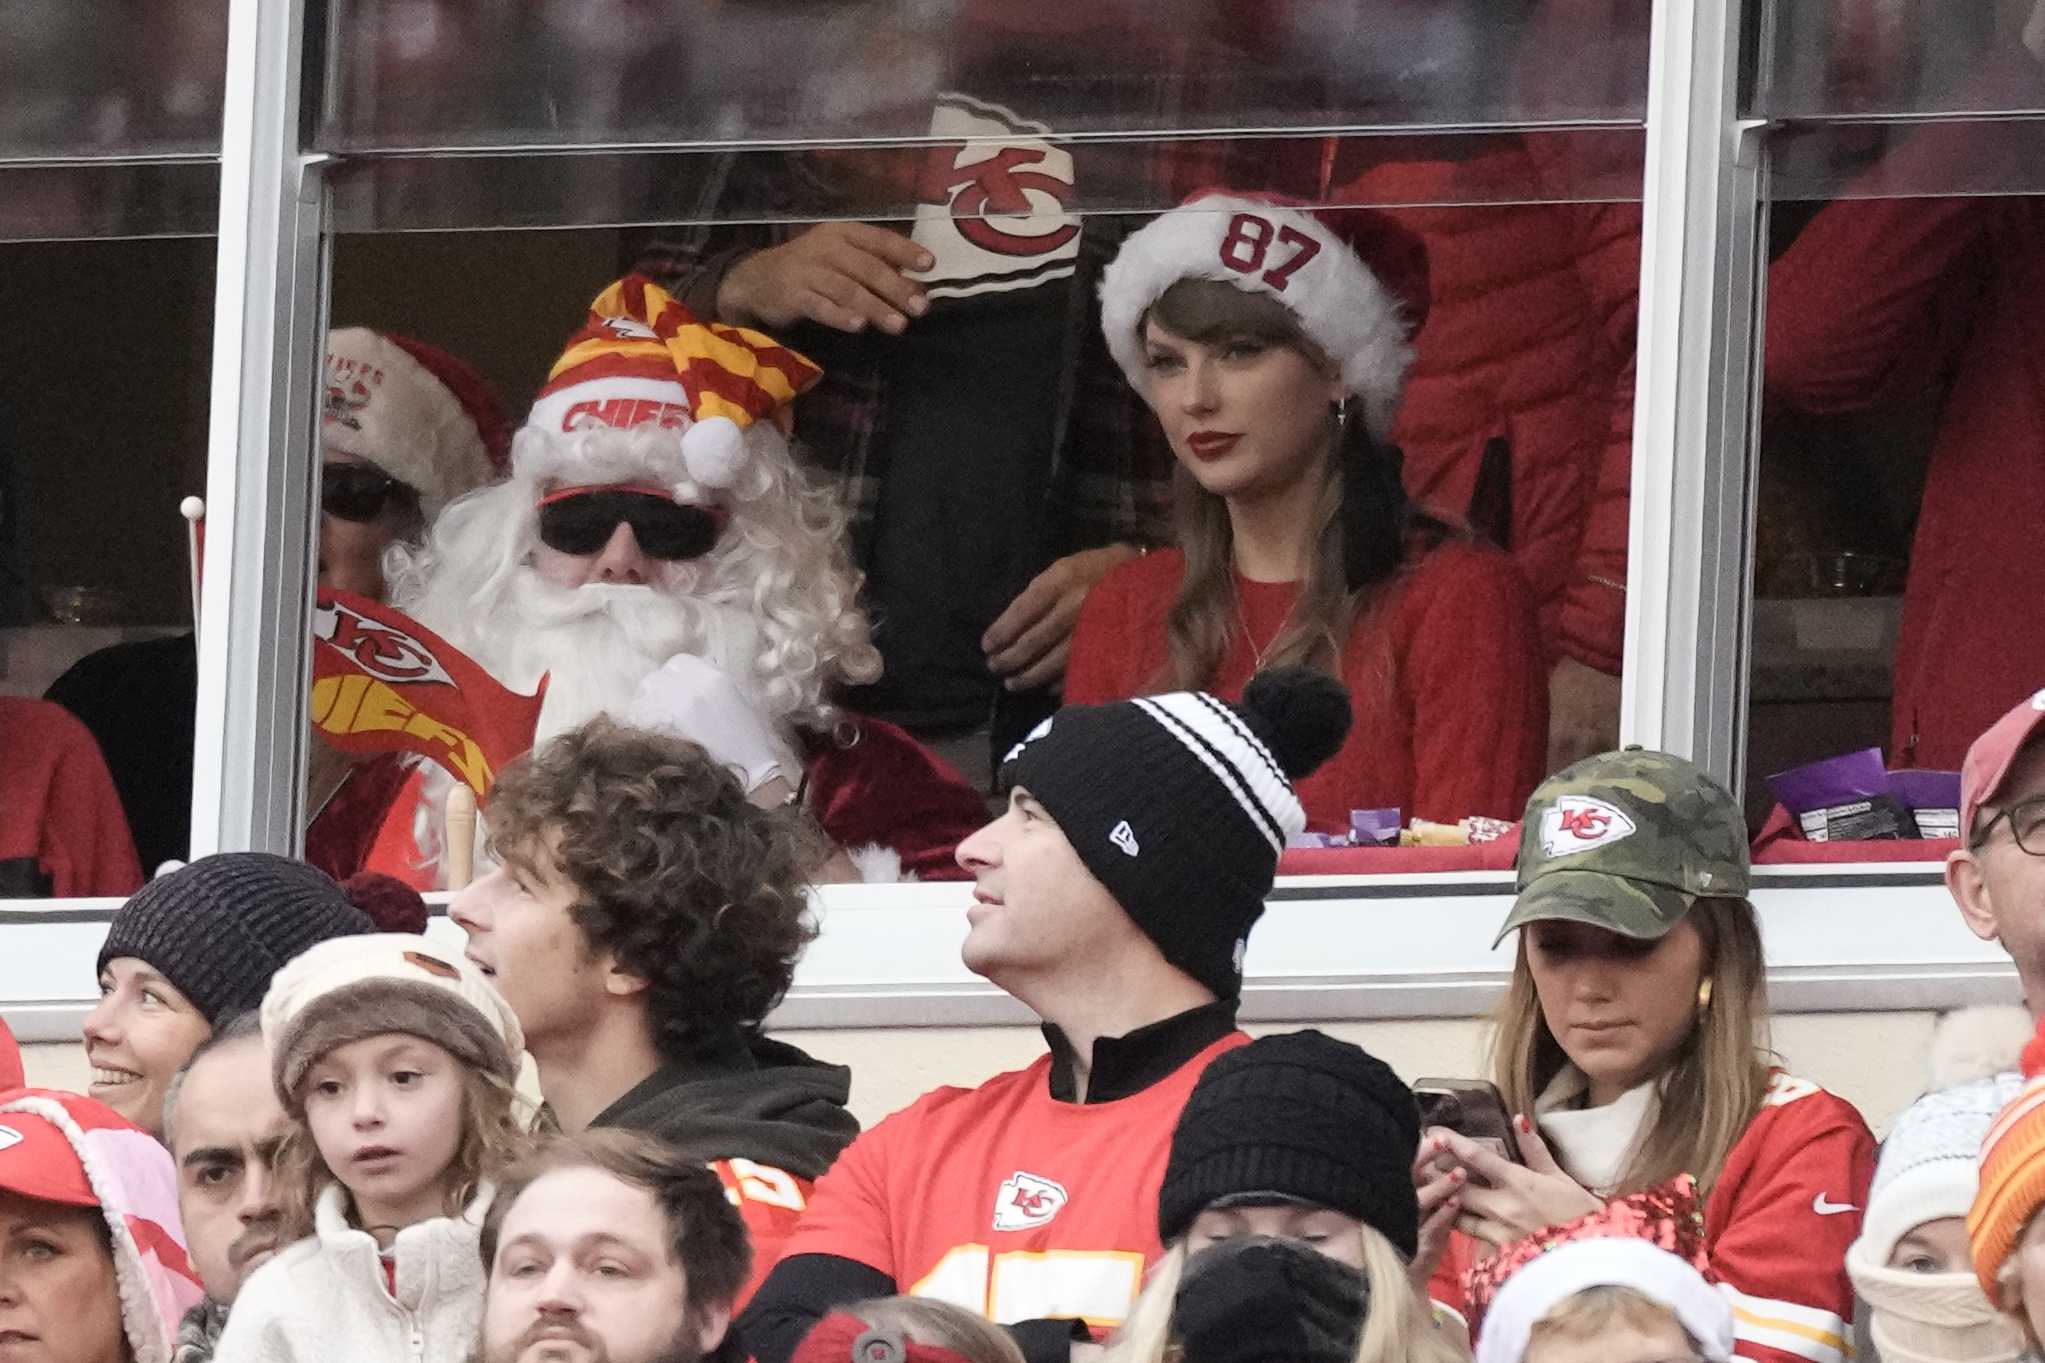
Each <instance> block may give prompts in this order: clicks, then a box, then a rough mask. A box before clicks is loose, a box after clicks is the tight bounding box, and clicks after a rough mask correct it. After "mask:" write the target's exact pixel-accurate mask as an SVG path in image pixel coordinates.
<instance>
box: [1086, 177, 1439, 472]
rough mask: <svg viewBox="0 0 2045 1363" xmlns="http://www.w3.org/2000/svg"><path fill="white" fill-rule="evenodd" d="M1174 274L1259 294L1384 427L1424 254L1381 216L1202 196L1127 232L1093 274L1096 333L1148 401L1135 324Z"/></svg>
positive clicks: (1422, 304) (1424, 286)
mask: <svg viewBox="0 0 2045 1363" xmlns="http://www.w3.org/2000/svg"><path fill="white" fill-rule="evenodd" d="M1182 279H1213V280H1219V281H1221V282H1223V283H1228V284H1233V285H1235V286H1236V287H1237V288H1239V289H1243V290H1246V291H1248V292H1252V293H1264V294H1269V295H1270V296H1271V297H1273V298H1276V299H1277V300H1278V301H1279V302H1281V303H1283V304H1285V305H1286V307H1288V308H1289V309H1291V311H1292V313H1293V315H1294V316H1296V317H1298V318H1299V322H1300V326H1301V327H1302V329H1304V330H1305V332H1306V334H1307V337H1308V338H1309V339H1310V340H1312V341H1313V343H1314V344H1315V345H1317V346H1319V347H1320V348H1321V350H1322V351H1323V352H1324V353H1326V355H1327V356H1328V358H1329V359H1330V360H1332V361H1334V363H1335V365H1336V366H1337V367H1338V368H1339V369H1340V370H1341V371H1342V380H1343V382H1344V383H1345V384H1346V385H1348V388H1349V390H1350V392H1352V393H1354V394H1355V395H1356V397H1357V398H1358V399H1359V400H1360V401H1361V402H1362V403H1363V410H1364V413H1365V416H1366V417H1367V419H1368V420H1369V422H1370V428H1371V430H1372V432H1374V433H1375V434H1377V435H1378V436H1380V437H1382V436H1383V435H1384V434H1385V433H1386V432H1387V431H1389V430H1390V429H1391V424H1392V412H1393V410H1394V409H1395V408H1397V407H1398V405H1399V394H1400V392H1401V390H1402V389H1403V387H1404V385H1405V380H1406V366H1407V365H1409V364H1410V363H1412V360H1413V348H1412V346H1410V345H1409V344H1407V338H1408V337H1409V336H1411V335H1412V334H1413V333H1414V332H1416V331H1418V330H1419V329H1420V324H1421V323H1422V322H1423V321H1424V320H1425V319H1426V317H1427V306H1428V270H1427V248H1426V246H1425V245H1424V244H1423V243H1422V242H1421V241H1420V239H1419V238H1418V237H1416V236H1414V235H1413V234H1412V233H1410V232H1408V231H1407V230H1406V229H1405V228H1403V227H1401V226H1399V225H1398V224H1397V223H1396V222H1394V221H1392V219H1390V218H1388V217H1386V216H1385V215H1384V214H1382V213H1378V212H1375V211H1373V210H1371V209H1367V208H1333V207H1326V206H1314V205H1309V204H1306V203H1302V202H1300V201H1299V200H1296V199H1286V198H1280V197H1277V196H1274V195H1263V194H1235V193H1230V192H1228V191H1225V190H1218V189H1205V190H1201V191H1200V192H1198V193H1196V194H1194V195H1193V196H1192V197H1191V198H1189V199H1187V200H1186V201H1185V202H1184V203H1182V204H1180V205H1179V206H1178V207H1177V208H1175V209H1173V210H1172V211H1171V212H1169V213H1166V214H1164V215H1163V216H1161V217H1159V218H1158V219H1157V220H1156V221H1155V222H1152V223H1150V224H1149V225H1148V226H1146V227H1143V228H1141V229H1139V230H1137V231H1135V232H1132V233H1130V235H1129V239H1128V240H1127V241H1125V242H1123V243H1122V249H1121V251H1120V252H1118V253H1117V254H1116V256H1115V259H1114V260H1113V261H1112V262H1110V263H1109V265H1108V268H1107V269H1106V271H1104V272H1103V273H1102V275H1101V329H1102V331H1103V332H1105V333H1106V335H1107V341H1108V353H1109V354H1111V355H1113V356H1114V357H1115V362H1116V363H1117V364H1119V365H1121V366H1122V372H1123V374H1125V375H1127V376H1128V379H1129V385H1130V387H1132V388H1134V389H1135V390H1136V391H1137V392H1138V393H1139V394H1141V395H1142V396H1143V399H1144V401H1146V402H1148V401H1149V400H1150V366H1149V364H1148V363H1147V362H1146V357H1145V353H1144V344H1143V334H1142V327H1143V318H1144V314H1145V313H1147V312H1149V311H1150V307H1151V305H1152V304H1153V303H1155V302H1157V300H1158V299H1159V298H1160V297H1162V296H1163V295H1164V292H1165V290H1167V289H1169V288H1170V287H1171V286H1172V285H1174V284H1176V283H1178V282H1179V281H1180V280H1182Z"/></svg>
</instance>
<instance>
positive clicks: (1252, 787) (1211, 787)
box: [1001, 667, 1350, 998]
mask: <svg viewBox="0 0 2045 1363" xmlns="http://www.w3.org/2000/svg"><path fill="white" fill-rule="evenodd" d="M1349 724H1350V710H1349V692H1348V691H1347V689H1345V688H1344V687H1343V685H1342V683H1341V682H1339V681H1336V680H1335V679H1334V678H1333V677H1330V676H1328V675H1327V674H1326V673H1323V672H1316V671H1314V670H1313V669H1311V668H1305V667H1280V668H1273V669H1271V670H1270V671H1268V672H1263V673H1260V674H1258V675H1257V676H1255V677H1253V678H1251V679H1250V684H1249V686H1247V687H1246V688H1244V691H1243V699H1242V702H1241V704H1239V705H1230V704H1228V703H1227V702H1225V701H1222V700H1218V699H1216V698H1215V697H1213V696H1210V695H1208V694H1207V693H1205V692H1204V691H1174V692H1171V693H1170V694H1167V695H1162V696H1144V697H1140V698H1138V699H1136V700H1128V701H1116V702H1114V703H1113V704H1110V705H1072V706H1067V707H1066V708H1065V709H1063V710H1060V711H1059V712H1058V713H1057V714H1055V715H1053V716H1052V717H1051V718H1050V719H1048V720H1045V721H1044V723H1042V724H1040V725H1039V726H1037V729H1036V730H1035V732H1033V733H1032V734H1031V735H1030V736H1029V737H1028V738H1026V739H1024V740H1023V741H1022V742H1021V743H1018V744H1017V745H1016V746H1015V748H1014V750H1013V751H1011V752H1010V753H1009V754H1008V757H1007V760H1006V761H1005V762H1004V763H1003V764H1002V769H1001V778H1002V783H1003V786H1004V788H1005V787H1009V786H1021V787H1023V788H1024V789H1025V790H1027V791H1028V792H1029V793H1030V794H1031V796H1032V797H1034V798H1035V799H1036V801H1037V803H1039V804H1041V805H1042V806H1043V807H1044V809H1045V811H1046V812H1048V813H1049V814H1050V816H1051V817H1052V818H1053V819H1055V820H1056V821H1057V823H1058V827H1059V829H1060V831H1062V832H1063V833H1064V834H1065V837H1066V839H1067V840H1068V841H1069V842H1071V844H1072V846H1073V850H1075V851H1077V852H1078V853H1079V857H1080V860H1081V861H1083V862H1085V863H1086V866H1087V869H1088V870H1090V871H1092V872H1093V873H1094V875H1095V877H1096V878H1098V879H1099V880H1100V882H1101V883H1102V884H1103V885H1105V886H1107V888H1108V892H1109V893H1110V894H1112V895H1114V896H1115V899H1116V901H1117V902H1118V903H1119V904H1121V906H1122V909H1123V911H1124V912H1125V913H1127V914H1128V915H1129V917H1130V918H1131V919H1132V920H1133V921H1134V922H1135V924H1136V926H1137V927H1139V928H1141V929H1142V930H1143V933H1144V935H1145V936H1147V937H1149V938H1150V940H1151V941H1153V942H1155V943H1156V944H1157V948H1158V950H1159V951H1160V952H1162V953H1163V954H1164V958H1165V959H1166V960H1167V961H1169V962H1171V963H1172V964H1173V965H1175V966H1177V967H1178V968H1179V969H1180V970H1183V971H1185V972H1186V973H1187V974H1188V975H1191V976H1192V977H1193V978H1194V979H1196V980H1198V981H1200V983H1202V984H1204V985H1206V986H1207V987H1208V988H1210V989H1212V990H1213V991H1214V992H1215V993H1216V994H1218V995H1220V996H1221V997H1223V998H1232V997H1234V996H1235V995H1236V994H1238V993H1240V992H1241V990H1242V984H1243V951H1244V948H1245V946H1246V945H1247V943H1248V941H1249V934H1250V926H1251V924H1253V923H1255V922H1256V921H1257V918H1258V916H1259V915H1261V914H1262V913H1263V912H1264V897H1265V896H1266V895H1267V894H1269V893H1270V892H1271V881H1272V878H1273V877H1274V876H1275V875H1276V874H1277V871H1278V854H1279V853H1280V852H1281V851H1282V850H1284V847H1285V844H1286V841H1287V840H1288V839H1290V838H1292V837H1295V836H1297V835H1298V834H1299V833H1301V832H1303V831H1304V830H1305V828H1306V811H1305V810H1303V809H1302V808H1301V807H1300V803H1299V796H1298V795H1296V794H1295V793H1294V792H1293V788H1292V782H1293V781H1296V780H1298V779H1299V778H1300V777H1303V776H1305V775H1307V774H1308V773H1310V772H1312V771H1313V770H1314V769H1315V768H1316V767H1318V766H1320V765H1321V763H1323V762H1325V761H1327V760H1328V758H1330V757H1332V756H1333V755H1334V753H1335V750H1336V749H1338V748H1340V747H1341V746H1342V740H1343V739H1344V738H1346V737H1347V736H1348V734H1349Z"/></svg>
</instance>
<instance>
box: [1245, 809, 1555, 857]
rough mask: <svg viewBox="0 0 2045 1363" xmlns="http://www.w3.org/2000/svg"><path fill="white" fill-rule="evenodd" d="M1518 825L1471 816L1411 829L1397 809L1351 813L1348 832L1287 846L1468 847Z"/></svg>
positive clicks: (1305, 837)
mask: <svg viewBox="0 0 2045 1363" xmlns="http://www.w3.org/2000/svg"><path fill="white" fill-rule="evenodd" d="M1515 827H1517V825H1515V824H1511V823H1508V822H1506V821H1505V820H1504V819H1486V818H1482V817H1480V816H1472V817H1470V818H1467V819H1463V820H1460V821H1458V822H1456V823H1430V822H1429V821H1428V820H1426V819H1415V820H1413V823H1412V825H1411V826H1410V827H1407V828H1401V827H1400V826H1399V811H1398V810H1396V809H1352V810H1350V811H1349V832H1348V833H1347V834H1346V835H1345V834H1342V833H1302V834H1300V835H1299V836H1298V837H1296V838H1293V839H1292V840H1291V841H1290V842H1288V843H1286V844H1285V845H1286V846H1287V847H1291V848H1315V849H1318V848H1328V847H1469V846H1473V845H1475V844H1477V843H1484V842H1495V841H1497V840H1498V839H1499V838H1501V837H1504V836H1505V835H1506V834H1507V833H1509V832H1511V831H1512V830H1513V829H1514V828H1515Z"/></svg>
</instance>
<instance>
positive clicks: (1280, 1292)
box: [1108, 1031, 1465, 1363]
mask: <svg viewBox="0 0 2045 1363" xmlns="http://www.w3.org/2000/svg"><path fill="white" fill-rule="evenodd" d="M1419 1136H1420V1116H1419V1112H1418V1110H1417V1109H1416V1107H1415V1106H1414V1102H1413V1095H1412V1093H1411V1092H1410V1091H1409V1090H1408V1089H1407V1087H1406V1086H1405V1084H1403V1083H1401V1082H1400V1080H1399V1077H1398V1076H1397V1075H1395V1074H1393V1073H1392V1071H1391V1069H1390V1068H1389V1067H1388V1066H1387V1065H1385V1063H1384V1062H1383V1061H1381V1060H1378V1059H1375V1058H1374V1057H1372V1056H1370V1055H1367V1054H1365V1053H1364V1052H1363V1051H1362V1050H1359V1049H1358V1048H1357V1047H1355V1046H1352V1045H1349V1044H1348V1043H1347V1042H1342V1041H1336V1040H1334V1039H1333V1038H1331V1037H1327V1036H1323V1035H1322V1034H1321V1033H1319V1032H1312V1031H1307V1032H1294V1033H1291V1034H1288V1035H1283V1036H1270V1037H1265V1038H1263V1039H1262V1040H1259V1041H1254V1042H1251V1043H1250V1044H1249V1045H1247V1046H1241V1047H1238V1048H1237V1049H1235V1050H1233V1051H1229V1052H1226V1053H1224V1054H1223V1055H1221V1056H1220V1057H1218V1058H1217V1059H1216V1060H1215V1061H1214V1062H1213V1063H1212V1064H1211V1065H1209V1066H1208V1067H1207V1070H1206V1072H1205V1073H1204V1074H1202V1075H1201V1077H1200V1082H1199V1083H1198V1084H1197V1085H1196V1086H1195V1087H1194V1089H1193V1093H1192V1096H1191V1097H1190V1098H1189V1099H1188V1100H1187V1102H1186V1106H1185V1108H1184V1110H1183V1111H1182V1112H1181V1114H1180V1117H1179V1123H1178V1126H1177V1128H1176V1129H1175V1130H1174V1132H1173V1134H1172V1150H1171V1158H1170V1160H1169V1162H1168V1163H1167V1165H1166V1167H1165V1176H1164V1182H1163V1184H1162V1186H1161V1187H1160V1188H1159V1191H1158V1233H1159V1236H1160V1237H1161V1238H1162V1239H1163V1241H1164V1242H1165V1245H1166V1246H1167V1249H1166V1253H1165V1257H1164V1258H1163V1259H1162V1260H1160V1261H1159V1263H1158V1266H1157V1268H1156V1270H1155V1271H1154V1272H1153V1273H1152V1274H1151V1277H1150V1281H1149V1282H1148V1283H1147V1284H1146V1285H1145V1287H1144V1289H1143V1295H1142V1296H1141V1297H1139V1298H1138V1299H1137V1302H1136V1306H1135V1309H1134V1310H1133V1311H1131V1312H1130V1315H1129V1318H1128V1321H1127V1323H1126V1324H1125V1325H1124V1326H1123V1328H1122V1330H1121V1332H1120V1333H1119V1334H1118V1335H1117V1336H1116V1337H1115V1339H1114V1340H1113V1341H1112V1342H1111V1343H1110V1345H1109V1348H1108V1360H1109V1363H1164V1361H1165V1360H1167V1359H1170V1360H1173V1363H1237V1361H1238V1360H1249V1359H1253V1358H1255V1359H1265V1358H1277V1357H1283V1358H1285V1359H1288V1360H1290V1361H1291V1363H1450V1361H1451V1360H1454V1359H1458V1358H1462V1357H1464V1356H1465V1355H1464V1353H1463V1351H1462V1350H1461V1348H1460V1342H1461V1341H1460V1335H1459V1332H1455V1331H1454V1327H1453V1325H1452V1324H1451V1325H1447V1326H1443V1325H1438V1324H1437V1323H1436V1321H1435V1319H1434V1317H1433V1315H1432V1313H1430V1312H1429V1311H1428V1310H1427V1308H1426V1305H1425V1302H1424V1301H1423V1299H1422V1298H1421V1297H1419V1296H1418V1295H1417V1294H1416V1293H1415V1292H1414V1291H1413V1289H1412V1287H1411V1286H1410V1284H1409V1279H1408V1260H1409V1258H1410V1257H1411V1255H1412V1253H1413V1250H1414V1246H1415V1243H1416V1237H1417V1235H1418V1232H1419V1210H1418V1205H1417V1203H1416V1201H1415V1199H1414V1196H1413V1188H1412V1185H1411V1183H1410V1182H1409V1181H1408V1178H1407V1169H1408V1167H1409V1166H1410V1164H1411V1160H1412V1156H1411V1152H1412V1151H1413V1149H1414V1148H1415V1146H1416V1144H1417V1143H1418V1141H1419Z"/></svg>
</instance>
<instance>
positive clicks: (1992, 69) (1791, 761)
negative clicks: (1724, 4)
mask: <svg viewBox="0 0 2045 1363" xmlns="http://www.w3.org/2000/svg"><path fill="white" fill-rule="evenodd" d="M2025 9H2026V11H2027V12H2028V10H2029V6H2028V5H2026V6H2025ZM1997 41H1998V42H2001V43H2002V44H2003V46H2002V47H2000V48H1999V49H1996V48H1991V49H1989V50H1983V51H1980V52H1977V53H1976V54H1975V61H1976V68H1975V73H1974V75H1995V73H1997V72H1998V71H1999V72H2001V73H2002V75H2003V76H2007V75H2008V74H2009V73H2010V72H2012V71H2016V72H2021V73H2022V74H2023V75H2024V76H2025V78H2026V79H2028V80H2031V81H2033V82H2038V83H2041V84H2045V67H2041V66H2040V65H2039V63H2038V62H2037V60H2036V59H2035V58H2033V57H2032V56H2031V54H2030V52H2029V51H2028V50H2026V49H2025V48H2024V46H2023V45H2022V43H2021V42H2020V41H2018V39H2017V37H2016V35H2015V34H2014V33H2008V34H2004V35H2001V36H1999V37H1998V39H1997ZM1974 75H1969V76H1965V77H1962V78H1960V79H1958V80H1957V81H1956V82H1953V83H1950V84H1949V86H1948V90H1947V93H1946V94H1945V95H1943V96H1940V97H1938V98H1937V99H1934V98H1930V97H1927V100H1926V104H1927V107H1925V108H1924V109H1923V110H1922V111H1921V115H1922V116H1920V117H1913V118H1912V119H1911V120H1909V121H1907V122H1898V123H1892V124H1884V125H1880V126H1874V125H1868V124H1865V123H1855V122H1851V121H1830V122H1820V123H1813V124H1806V125H1798V126H1796V127H1793V128H1791V129H1788V130H1785V131H1784V132H1782V133H1780V134H1778V135H1777V139H1776V151H1777V156H1776V157H1775V159H1774V163H1773V165H1774V174H1773V179H1772V181H1771V183H1770V185H1769V191H1770V194H1771V197H1772V198H1773V200H1774V202H1773V205H1772V210H1771V212H1772V226H1773V235H1774V240H1773V243H1772V246H1773V250H1774V253H1775V258H1774V261H1773V264H1772V265H1771V267H1770V271H1769V276H1768V300H1767V324H1766V340H1765V348H1764V352H1763V368H1764V373H1765V402H1764V409H1763V426H1762V441H1761V450H1760V465H1759V478H1760V496H1759V508H1760V511H1759V523H1758V532H1757V533H1758V539H1757V544H1756V564H1755V592H1756V596H1757V598H1758V600H1757V602H1756V609H1755V619H1754V672H1753V689H1752V697H1751V700H1752V708H1751V726H1752V727H1751V732H1750V737H1749V753H1748V770H1749V773H1750V780H1749V791H1748V796H1749V802H1750V803H1749V808H1750V812H1751V813H1754V814H1756V815H1757V816H1759V815H1762V814H1765V813H1766V812H1767V810H1768V809H1769V808H1770V807H1771V806H1772V804H1773V797H1772V796H1771V795H1770V794H1769V793H1768V791H1767V790H1766V788H1765V786H1764V785H1763V784H1762V779H1763V778H1764V777H1766V776H1767V775H1769V774H1771V773H1774V772H1779V771H1782V770H1783V769H1785V768H1789V767H1793V766H1797V765H1801V764H1804V763H1807V762H1811V761H1814V760H1817V759H1821V758H1828V757H1832V756H1835V755H1838V754H1841V753H1845V752H1849V751H1855V750H1860V749H1865V748H1879V749H1880V750H1881V753H1882V758H1883V762H1884V763H1885V764H1886V765H1887V766H1888V767H1889V768H1891V769H1910V768H1915V769H1920V770H1930V771H1956V770H1957V769H1958V768H1959V766H1960V764H1961V760H1962V758H1963V757H1964V755H1965V753H1966V750H1967V747H1968V745H1969V744H1970V743H1971V742H1972V741H1973V739H1974V738H1975V737H1976V736H1978V735H1979V734H1980V733H1981V732H1982V731H1983V730H1984V729H1986V728H1987V727H1988V726H1989V725H1990V724H1991V723H1992V722H1993V721H1994V720H1995V719H1996V718H1997V717H1999V716H2000V715H2001V714H2002V713H2003V712H2004V711H2005V710H2007V709H2008V708H2009V707H2010V706H2011V705H2013V704H2015V703H2016V702H2018V701H2019V700H2021V699H2022V698H2023V697H2025V696H2027V695H2029V694H2031V693H2032V692H2034V691H2036V690H2037V689H2038V688H2039V686H2040V685H2041V684H2045V616H2041V614H2040V612H2039V610H2038V609H2037V607H2036V602H2037V601H2038V600H2039V596H2038V591H2039V588H2040V587H2041V586H2045V581H2041V580H2039V579H2038V575H2037V573H2036V571H2035V570H2034V568H2033V565H2034V564H2035V563H2036V562H2037V561H2038V556H2037V553H2036V546H2037V543H2038V527H2039V526H2040V525H2041V524H2045V485H2041V484H2040V482H2039V479H2038V478H2037V477H2036V474H2035V469H2036V467H2037V465H2038V464H2039V457H2040V454H2041V452H2045V421H2041V417H2040V410H2041V408H2040V403H2039V393H2038V388H2037V375H2038V374H2039V373H2041V372H2045V349H2041V338H2040V336H2039V334H2038V333H2037V331H2036V328H2035V323H2034V318H2035V316H2036V314H2037V311H2038V309H2039V308H2040V307H2041V306H2045V278H2041V276H2040V275H2039V273H2038V268H2037V267H2038V262H2039V261H2040V260H2041V259H2045V198H2041V197H2038V195H2039V193H2040V192H2041V191H2045V121H2039V120H2032V119H2027V118H2009V119H1984V118H1978V117H1972V116H1964V117H1957V118H1940V117H1938V115H1941V114H1943V113H1945V112H1947V109H1946V108H1944V107H1940V104H1939V100H1940V99H1943V100H1944V101H1946V102H1947V104H1948V105H1954V104H1958V105H1964V103H1965V101H1964V100H1962V99H1961V97H1960V96H1959V95H1958V94H1957V93H1955V92H1956V91H1958V90H1960V89H1962V88H1964V87H1965V86H1966V85H1967V83H1968V81H1971V80H1973V79H1974ZM1998 78H2000V77H1998ZM1903 788H1904V787H1903V786H1900V785H1899V786H1898V789H1903ZM1952 826H1953V817H1952V815H1951V814H1950V813H1948V814H1947V815H1945V816H1943V818H1938V817H1936V816H1934V819H1933V821H1931V822H1928V823H1927V824H1926V827H1928V828H1936V829H1937V830H1938V831H1941V832H1944V831H1950V829H1951V828H1952Z"/></svg>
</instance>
